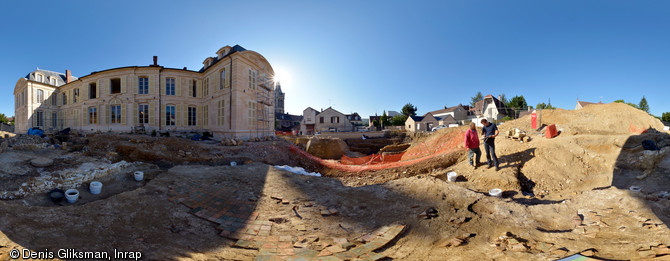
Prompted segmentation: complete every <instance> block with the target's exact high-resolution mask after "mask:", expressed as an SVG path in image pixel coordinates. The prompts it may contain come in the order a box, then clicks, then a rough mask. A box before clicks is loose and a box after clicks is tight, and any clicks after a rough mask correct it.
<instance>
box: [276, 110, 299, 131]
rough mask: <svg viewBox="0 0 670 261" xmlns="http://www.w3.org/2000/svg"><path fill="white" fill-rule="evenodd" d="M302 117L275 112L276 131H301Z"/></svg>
mask: <svg viewBox="0 0 670 261" xmlns="http://www.w3.org/2000/svg"><path fill="white" fill-rule="evenodd" d="M301 121H302V116H301V115H291V114H288V113H278V112H275V130H276V131H291V132H293V131H295V133H297V132H298V131H300V122H301Z"/></svg>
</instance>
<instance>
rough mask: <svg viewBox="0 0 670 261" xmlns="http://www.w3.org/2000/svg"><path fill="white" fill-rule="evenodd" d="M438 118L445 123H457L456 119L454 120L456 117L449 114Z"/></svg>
mask: <svg viewBox="0 0 670 261" xmlns="http://www.w3.org/2000/svg"><path fill="white" fill-rule="evenodd" d="M440 120H442V121H443V122H444V124H445V125H446V124H458V121H456V119H454V117H453V116H451V115H447V116H445V117H443V118H442V119H440Z"/></svg>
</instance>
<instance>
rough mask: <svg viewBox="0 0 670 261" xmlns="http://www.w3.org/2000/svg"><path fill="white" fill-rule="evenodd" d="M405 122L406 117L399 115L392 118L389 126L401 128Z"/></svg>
mask: <svg viewBox="0 0 670 261" xmlns="http://www.w3.org/2000/svg"><path fill="white" fill-rule="evenodd" d="M405 121H407V116H405V115H403V114H400V115H396V116H394V117H393V119H391V124H392V125H393V126H403V125H405Z"/></svg>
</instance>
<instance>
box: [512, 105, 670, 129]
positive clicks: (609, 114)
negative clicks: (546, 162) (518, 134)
mask: <svg viewBox="0 0 670 261" xmlns="http://www.w3.org/2000/svg"><path fill="white" fill-rule="evenodd" d="M541 117H542V119H541V120H542V124H543V125H551V124H556V126H557V127H558V129H559V130H562V131H561V135H564V134H565V135H579V134H602V135H606V134H629V133H631V131H630V127H631V125H632V126H634V127H636V128H643V129H646V128H654V129H657V130H662V129H663V123H662V122H661V121H660V120H658V119H656V118H654V117H652V116H651V115H649V114H648V113H646V112H644V111H642V110H638V109H635V108H633V107H631V106H629V105H627V104H623V103H609V104H601V105H590V106H586V107H584V108H582V109H579V110H564V109H555V110H542V115H541ZM514 126H518V127H519V128H520V129H525V130H531V121H530V115H527V116H524V117H521V118H519V119H518V120H516V122H515V121H509V122H507V123H505V124H503V125H502V126H501V129H505V130H507V129H511V128H514Z"/></svg>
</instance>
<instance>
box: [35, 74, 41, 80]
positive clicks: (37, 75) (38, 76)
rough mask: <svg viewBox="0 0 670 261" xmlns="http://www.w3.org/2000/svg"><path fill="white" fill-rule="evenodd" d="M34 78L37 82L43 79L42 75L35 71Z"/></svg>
mask: <svg viewBox="0 0 670 261" xmlns="http://www.w3.org/2000/svg"><path fill="white" fill-rule="evenodd" d="M35 80H36V81H38V82H42V81H43V79H42V75H41V74H37V73H36V74H35Z"/></svg>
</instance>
